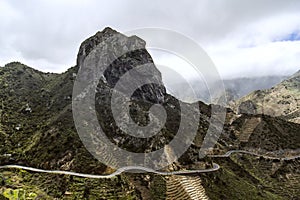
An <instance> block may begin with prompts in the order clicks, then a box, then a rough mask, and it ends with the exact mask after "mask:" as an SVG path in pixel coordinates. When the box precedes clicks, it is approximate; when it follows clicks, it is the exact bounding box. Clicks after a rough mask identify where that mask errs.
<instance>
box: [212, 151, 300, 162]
mask: <svg viewBox="0 0 300 200" xmlns="http://www.w3.org/2000/svg"><path fill="white" fill-rule="evenodd" d="M233 153H244V154H249V155H253V156H258V157H263V158H266V159H273V160H275V159H280V160H295V159H297V158H300V155H297V156H291V157H273V156H266V155H261V154H258V153H254V152H250V151H245V150H230V151H227V152H226V153H225V154H222V155H207V156H208V157H212V158H224V157H229V156H231V154H233Z"/></svg>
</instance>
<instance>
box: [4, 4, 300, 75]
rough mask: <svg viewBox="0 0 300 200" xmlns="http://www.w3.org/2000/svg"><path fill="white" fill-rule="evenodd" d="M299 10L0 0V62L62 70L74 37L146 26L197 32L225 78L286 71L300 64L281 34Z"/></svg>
mask: <svg viewBox="0 0 300 200" xmlns="http://www.w3.org/2000/svg"><path fill="white" fill-rule="evenodd" d="M299 10H300V1H298V0H287V1H280V0H277V1H276V0H275V1H274V0H264V1H261V0H252V1H238V0H228V1H217V0H200V1H199V0H186V1H182V2H181V3H178V2H174V1H171V0H165V1H158V0H153V1H146V0H123V1H117V0H110V1H108V0H104V1H96V0H72V1H71V0H65V1H60V0H52V1H50V0H49V1H46V0H41V1H34V0H28V1H17V0H3V1H0V65H1V66H3V65H4V64H5V63H7V62H9V61H15V60H19V61H21V62H24V63H25V64H28V65H30V66H32V67H34V68H37V69H40V70H43V71H54V72H62V71H65V70H66V69H67V68H69V67H71V66H73V65H75V60H76V55H77V51H78V48H79V45H80V43H81V42H82V41H83V40H84V39H85V38H87V37H89V36H90V35H92V34H94V33H95V32H97V31H99V30H101V29H103V28H104V27H106V26H111V27H113V28H115V29H117V30H119V31H121V32H125V31H127V30H131V29H135V28H138V27H149V26H150V27H164V28H168V29H172V30H175V31H178V32H181V33H183V34H185V35H187V36H189V37H191V38H193V39H195V40H196V41H197V42H198V43H199V44H200V45H202V47H203V48H204V49H205V50H206V51H207V52H208V54H209V55H210V56H211V58H212V59H213V61H214V62H215V64H216V66H217V67H218V68H219V71H220V73H221V74H222V75H223V76H224V77H230V76H248V75H251V76H255V75H262V74H282V73H292V72H293V71H296V70H297V69H299V68H300V64H299V63H300V57H299V52H300V49H299V48H298V47H297V45H298V46H299V41H297V40H290V41H286V38H288V37H290V35H291V34H297V35H298V34H299V33H300V14H299ZM174 42H176V41H174ZM160 58H162V56H159V55H154V59H160ZM164 60H168V59H164ZM169 60H170V59H169ZM169 63H170V65H174V68H178V67H180V65H177V66H175V65H176V62H174V61H173V62H172V61H170V62H169ZM164 64H167V62H166V63H164ZM179 71H180V69H179ZM254 72H255V73H254Z"/></svg>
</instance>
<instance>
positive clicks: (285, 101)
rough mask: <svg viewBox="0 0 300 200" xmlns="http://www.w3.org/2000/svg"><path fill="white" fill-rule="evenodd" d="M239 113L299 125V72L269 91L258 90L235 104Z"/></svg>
mask: <svg viewBox="0 0 300 200" xmlns="http://www.w3.org/2000/svg"><path fill="white" fill-rule="evenodd" d="M234 109H235V110H236V111H237V112H239V113H256V114H265V115H270V116H276V117H281V118H283V119H286V120H288V121H291V122H296V123H300V71H298V72H297V73H295V74H294V75H293V76H291V77H290V78H288V79H286V80H284V81H282V82H281V83H279V84H278V85H276V86H274V87H272V88H271V89H266V90H258V91H255V92H253V93H250V94H249V95H246V96H245V97H243V98H241V99H239V100H238V101H237V102H235V105H234Z"/></svg>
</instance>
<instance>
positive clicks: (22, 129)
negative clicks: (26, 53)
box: [0, 28, 300, 199]
mask: <svg viewBox="0 0 300 200" xmlns="http://www.w3.org/2000/svg"><path fill="white" fill-rule="evenodd" d="M114 34H117V35H118V36H120V41H122V44H123V45H124V46H123V47H128V48H130V47H132V46H140V47H141V48H140V49H139V50H136V51H133V52H130V53H128V54H126V55H123V56H120V57H118V58H116V59H115V62H113V63H111V65H110V67H109V68H108V70H106V72H105V74H104V77H102V78H101V80H100V81H99V84H98V85H97V90H96V91H97V93H96V96H95V100H96V105H95V107H96V111H97V113H98V120H99V122H100V124H101V126H102V128H103V129H104V130H105V133H106V136H107V137H108V138H109V140H110V142H112V143H114V144H115V145H117V146H119V147H121V148H123V149H126V150H128V151H131V152H149V151H154V150H157V149H160V148H162V147H163V146H164V145H166V144H168V143H169V142H170V141H171V140H172V139H173V138H174V135H175V134H176V133H177V131H178V127H179V123H180V120H187V121H189V122H190V123H191V125H192V122H193V120H195V119H192V118H191V116H193V114H194V110H193V109H192V108H193V106H195V105H196V106H197V107H199V109H200V113H201V114H200V116H199V118H200V123H199V125H198V130H197V135H196V137H195V139H194V141H193V144H192V146H191V147H190V148H189V149H188V150H187V152H186V153H185V154H184V155H183V156H182V157H181V158H180V159H179V162H176V163H173V165H172V166H169V167H168V168H167V169H165V170H168V171H172V170H180V169H181V170H183V169H192V168H193V169H195V168H196V169H197V168H199V166H204V168H205V167H207V168H210V167H211V166H212V162H217V163H218V164H220V165H221V171H217V172H211V173H209V174H207V175H203V177H201V180H202V182H201V181H199V180H198V178H188V177H186V178H184V177H183V178H181V179H180V180H181V181H179V182H178V183H176V184H179V185H180V184H181V185H182V186H181V187H182V188H186V189H185V193H187V194H186V195H187V196H193V195H194V194H189V192H192V193H193V192H195V191H192V190H190V188H189V187H187V185H186V183H187V181H191V182H193V183H195V184H197V185H198V186H197V187H199V188H201V190H203V187H204V188H205V190H207V191H206V192H205V191H201V195H204V194H206V195H207V196H208V197H209V198H212V199H218V198H222V197H223V196H224V198H223V199H232V198H235V197H237V196H240V197H241V198H242V199H247V198H248V199H251V198H252V197H253V198H252V199H255V198H256V197H258V196H259V194H261V198H260V199H263V198H265V199H272V197H276V198H277V197H278V198H280V197H282V198H283V197H285V196H284V195H285V194H275V193H273V191H272V190H270V188H257V187H256V185H257V183H260V182H263V181H264V180H261V179H263V178H260V177H258V175H255V174H251V173H250V172H248V171H250V170H248V169H247V168H248V167H249V168H250V169H251V170H252V169H258V170H259V169H260V165H261V164H262V163H264V159H263V158H261V160H258V161H257V162H253V163H251V165H250V164H247V163H246V164H245V166H242V165H241V164H236V163H235V161H234V160H233V161H232V160H231V158H222V159H218V158H209V157H205V158H204V159H201V160H200V159H199V158H198V154H199V149H200V147H201V144H202V142H203V138H204V136H205V134H206V132H207V129H208V127H209V122H210V120H211V108H212V105H206V104H204V103H202V102H197V103H195V104H186V103H182V102H180V101H179V100H177V99H176V98H174V97H173V96H171V95H169V94H167V93H166V91H165V88H164V86H163V85H153V84H148V85H146V86H144V87H141V88H139V89H138V90H136V91H135V93H134V94H133V96H132V98H131V100H130V105H131V107H130V109H131V111H130V115H131V117H132V118H133V120H135V122H137V123H139V124H142V125H146V124H147V123H148V122H149V112H148V111H149V108H150V107H151V106H152V105H153V104H154V103H159V104H161V105H162V106H163V108H164V109H165V110H166V113H167V122H166V124H165V127H163V128H162V129H161V130H160V131H159V132H158V133H157V134H156V135H155V136H153V137H150V138H149V139H144V138H135V137H133V136H129V135H126V134H125V133H124V132H123V131H122V130H120V128H118V126H117V124H116V123H115V122H114V118H113V115H112V113H111V109H110V103H111V102H110V98H111V95H112V91H113V90H114V89H113V88H114V86H115V84H116V82H117V81H118V79H119V78H120V77H121V76H122V75H123V74H125V73H126V72H127V71H128V70H130V69H134V68H135V67H136V66H138V65H142V64H145V63H149V64H150V65H149V67H150V68H151V69H152V73H151V74H148V76H143V77H142V78H143V79H149V80H151V79H155V80H157V81H161V75H160V72H159V71H158V70H157V69H156V67H155V66H154V64H153V61H152V58H151V56H150V54H149V53H148V52H147V51H146V50H145V42H144V41H143V40H141V39H140V38H137V37H136V36H133V37H126V36H124V35H122V34H120V33H117V32H116V31H114V30H112V29H110V28H106V29H104V30H103V31H101V32H98V33H96V34H95V35H94V36H92V37H91V38H88V39H87V40H86V41H84V42H83V43H82V45H81V47H80V49H79V53H78V57H77V65H76V66H75V67H72V68H70V69H69V70H68V71H66V72H65V73H63V74H50V73H48V74H47V73H42V72H39V71H36V70H34V69H32V68H30V67H28V66H25V65H23V64H21V63H17V62H15V63H10V64H8V65H6V66H5V67H3V68H0V88H1V90H0V103H1V104H0V110H1V117H0V134H1V140H0V165H4V164H19V165H25V166H33V167H38V168H42V169H59V170H69V171H76V172H82V173H88V174H106V173H111V172H113V171H114V169H111V168H110V167H107V166H105V165H104V164H102V163H100V162H99V161H97V159H95V158H94V157H93V156H92V155H91V154H90V153H89V152H88V151H87V150H86V148H85V147H84V145H83V143H82V142H81V140H80V138H79V136H78V134H77V131H76V129H75V124H74V120H73V113H72V107H71V106H72V105H71V103H72V98H73V96H72V91H73V85H74V81H75V79H76V77H77V76H78V71H79V70H80V69H81V68H82V65H83V63H84V59H86V57H87V56H89V54H90V53H91V52H92V50H93V49H94V50H95V49H96V50H99V49H97V44H99V43H100V42H101V41H103V40H105V39H107V38H109V37H110V36H111V35H114ZM95 52H97V51H94V53H95ZM94 56H95V57H94V58H95V59H101V57H100V58H98V57H97V56H98V54H95V55H94ZM117 92H118V91H117ZM180 103H182V104H183V105H186V107H187V108H188V109H187V113H185V114H184V115H183V116H180V114H181V109H180V105H179V104H180ZM120 104H123V102H121V103H120ZM87 112H88V111H87ZM127 117H128V116H127ZM151 117H153V118H154V119H155V116H151ZM298 130H300V124H294V123H289V122H287V121H285V120H283V119H277V118H272V117H269V116H264V115H248V114H242V115H235V114H234V113H233V112H232V111H231V110H230V109H227V118H226V123H225V126H224V131H223V134H222V135H221V138H220V139H219V141H218V143H217V145H216V146H215V148H214V149H213V150H212V152H211V153H216V154H221V153H225V152H226V151H228V150H229V149H232V148H235V149H247V150H251V151H254V152H258V153H266V152H272V153H273V156H282V155H284V154H286V155H288V154H291V153H293V152H296V150H297V149H299V148H300V136H299V134H298V132H299V131H298ZM185 131H186V133H188V132H189V128H187V129H186V130H185ZM283 138H284V139H283ZM181 139H182V142H183V143H184V142H185V139H186V138H184V137H183V138H181ZM103 156H107V159H111V160H114V161H115V162H118V159H116V158H114V157H110V156H109V154H108V155H106V154H105V155H103ZM249 159H253V158H252V157H250V158H249ZM199 163H200V164H199ZM237 165H240V166H237ZM297 167H299V163H298V162H296V164H295V166H294V165H293V167H290V166H287V167H286V168H280V169H281V171H280V170H279V171H278V177H280V176H281V175H282V174H289V173H290V174H297V173H298V172H295V171H293V169H295V168H297ZM263 172H266V173H267V172H268V169H265V170H263ZM0 175H1V176H0V181H1V186H0V191H1V193H2V194H3V195H4V196H9V195H12V196H13V195H14V194H17V193H18V194H24V193H25V196H26V197H27V196H30V195H32V196H35V197H37V196H38V197H39V198H40V199H54V198H59V199H142V198H143V199H165V198H166V195H167V187H169V186H172V182H170V181H169V182H166V178H167V177H164V176H161V175H154V174H129V173H128V174H127V173H124V174H122V175H118V176H116V177H115V178H110V179H101V180H94V179H84V178H77V177H73V176H68V175H50V174H37V173H29V172H26V171H24V170H1V171H0ZM259 175H260V174H259ZM171 180H172V178H171ZM195 180H197V181H195ZM216 180H221V181H216ZM279 182H280V180H279V179H274V180H273V179H272V181H271V185H270V187H272V185H275V184H278V183H279ZM286 183H289V184H292V180H291V182H289V180H288V179H287V180H286ZM199 184H202V186H203V187H202V186H201V185H199ZM225 185H229V186H230V187H229V188H228V189H225ZM282 187H283V188H285V186H282ZM286 187H288V186H286ZM215 188H220V190H216V191H215V192H214V190H215ZM223 189H224V191H222V190H223ZM22 190H24V191H22ZM225 190H226V191H225ZM287 191H289V190H287ZM251 192H254V193H255V195H253V196H251V195H250V194H251ZM196 193H197V192H196ZM258 193H259V194H258ZM290 193H291V195H294V193H293V191H291V192H290ZM222 195H223V196H222ZM204 196H205V195H204ZM10 197H11V196H10ZM230 197H232V198H230ZM0 198H1V197H0ZM256 199H257V198H256Z"/></svg>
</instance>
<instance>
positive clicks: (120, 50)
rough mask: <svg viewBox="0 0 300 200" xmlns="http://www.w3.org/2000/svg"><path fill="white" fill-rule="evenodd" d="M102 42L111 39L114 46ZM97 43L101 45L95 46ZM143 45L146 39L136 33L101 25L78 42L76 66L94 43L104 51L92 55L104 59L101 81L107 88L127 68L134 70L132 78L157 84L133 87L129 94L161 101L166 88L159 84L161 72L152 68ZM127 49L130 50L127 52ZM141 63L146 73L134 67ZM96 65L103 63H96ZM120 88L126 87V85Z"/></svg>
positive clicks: (138, 97) (82, 60)
mask: <svg viewBox="0 0 300 200" xmlns="http://www.w3.org/2000/svg"><path fill="white" fill-rule="evenodd" d="M105 41H108V42H110V41H111V42H112V43H113V45H115V46H110V44H106V43H105ZM100 45H102V46H101V47H99V46H100ZM145 45H146V42H145V41H144V40H142V39H140V38H139V37H137V36H131V37H127V36H125V35H123V34H121V33H118V32H117V31H115V30H113V29H111V28H105V29H104V30H103V31H101V32H97V33H96V34H95V35H94V36H92V37H90V38H88V39H87V40H85V41H84V42H83V43H82V44H81V46H80V49H79V53H78V56H77V66H78V67H82V66H83V64H84V60H85V58H86V57H87V56H88V55H89V54H90V52H91V51H93V50H95V48H96V47H97V46H98V50H99V51H100V50H102V51H106V54H105V55H103V54H101V55H100V54H96V57H97V56H102V57H98V58H96V59H95V60H106V63H103V65H107V66H108V67H107V68H106V69H105V72H104V77H105V81H104V82H105V83H106V84H107V85H108V86H109V87H110V88H114V87H115V85H116V84H117V82H118V81H119V79H120V78H121V77H122V76H123V75H125V74H126V73H127V72H129V71H131V73H132V72H134V73H136V75H134V78H135V79H139V80H138V81H139V82H147V81H145V80H148V81H149V82H153V81H154V82H156V83H158V84H147V85H143V86H142V87H141V88H139V89H137V90H136V92H135V93H134V95H133V97H136V98H137V99H140V100H146V101H150V102H153V103H161V102H163V100H164V96H165V94H166V89H165V87H164V86H163V83H162V78H161V73H160V72H159V71H158V69H157V68H156V67H155V65H154V63H153V60H152V58H151V56H150V54H149V53H148V52H147V50H146V49H145ZM130 49H134V50H133V51H131V50H130ZM124 52H125V53H124ZM118 54H120V56H119V57H118V56H117V55H118ZM89 64H91V65H94V66H97V67H99V64H98V63H96V62H95V63H89ZM143 65H147V66H146V67H147V74H146V75H145V74H142V73H140V72H138V71H137V70H135V68H137V67H139V66H143ZM100 67H104V66H102V65H100ZM129 81H130V80H129ZM121 87H122V86H121ZM123 87H128V85H125V86H123Z"/></svg>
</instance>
